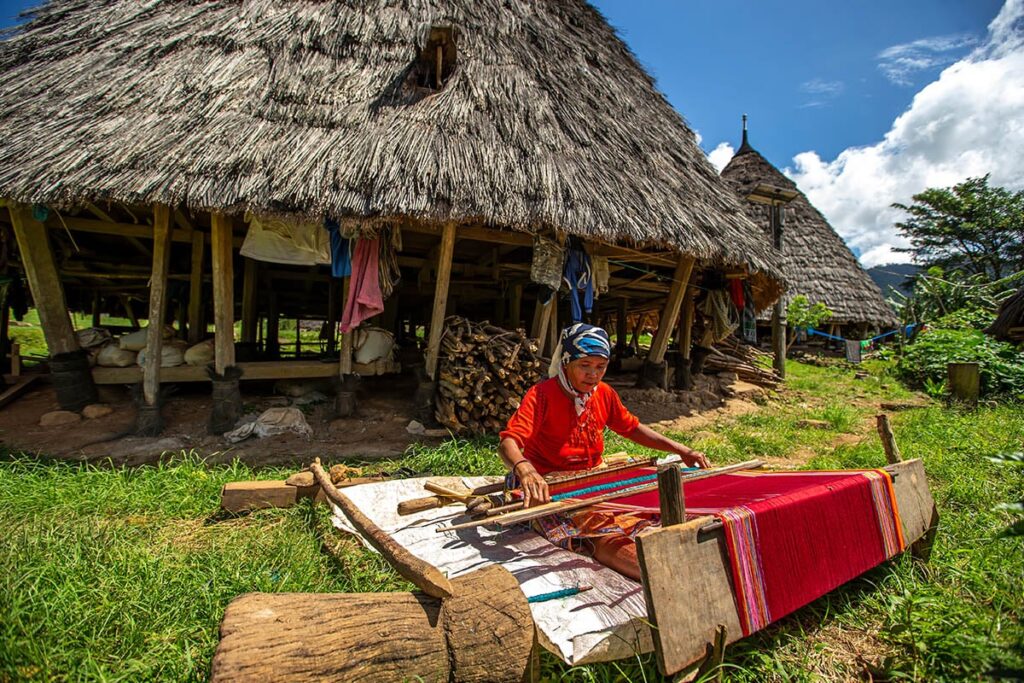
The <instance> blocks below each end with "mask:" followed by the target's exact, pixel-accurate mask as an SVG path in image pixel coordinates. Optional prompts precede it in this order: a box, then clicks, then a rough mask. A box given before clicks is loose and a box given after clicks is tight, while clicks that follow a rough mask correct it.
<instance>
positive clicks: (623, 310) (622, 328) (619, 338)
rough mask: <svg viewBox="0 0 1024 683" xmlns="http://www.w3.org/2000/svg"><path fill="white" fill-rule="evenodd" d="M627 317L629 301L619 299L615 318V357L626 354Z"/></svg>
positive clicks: (627, 337)
mask: <svg viewBox="0 0 1024 683" xmlns="http://www.w3.org/2000/svg"><path fill="white" fill-rule="evenodd" d="M628 316H629V299H627V298H626V297H621V298H620V299H619V305H618V313H617V314H616V316H615V355H616V356H622V354H623V353H625V352H626V342H627V341H628V339H629V327H628V325H627V318H628Z"/></svg>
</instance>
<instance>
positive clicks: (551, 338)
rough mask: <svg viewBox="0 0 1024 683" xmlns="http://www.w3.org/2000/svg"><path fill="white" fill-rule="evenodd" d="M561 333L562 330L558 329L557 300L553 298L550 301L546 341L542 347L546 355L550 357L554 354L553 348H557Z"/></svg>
mask: <svg viewBox="0 0 1024 683" xmlns="http://www.w3.org/2000/svg"><path fill="white" fill-rule="evenodd" d="M561 333H562V330H561V329H559V327H558V299H557V298H553V299H552V300H551V320H550V321H548V341H547V344H545V346H544V350H545V351H546V352H547V353H546V355H548V356H550V355H551V354H553V353H554V352H555V347H556V346H558V337H559V336H560V335H561Z"/></svg>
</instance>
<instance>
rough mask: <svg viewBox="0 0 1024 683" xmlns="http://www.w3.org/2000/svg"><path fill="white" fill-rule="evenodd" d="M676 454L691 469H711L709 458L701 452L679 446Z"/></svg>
mask: <svg viewBox="0 0 1024 683" xmlns="http://www.w3.org/2000/svg"><path fill="white" fill-rule="evenodd" d="M676 453H678V454H679V457H680V458H682V460H683V463H685V464H686V465H688V466H690V467H701V468H703V469H707V468H709V467H711V462H710V461H709V460H708V456H706V455H704V454H703V453H701V452H700V451H695V450H693V449H692V448H688V447H686V446H683V445H682V444H679V448H677V449H676Z"/></svg>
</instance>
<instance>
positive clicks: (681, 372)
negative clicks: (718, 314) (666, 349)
mask: <svg viewBox="0 0 1024 683" xmlns="http://www.w3.org/2000/svg"><path fill="white" fill-rule="evenodd" d="M694 308H695V307H694V296H693V287H692V286H690V287H687V288H686V294H684V295H683V314H682V315H681V316H680V317H679V331H678V332H677V333H676V339H677V340H678V341H679V365H678V366H677V367H676V383H675V384H676V389H684V390H687V391H688V390H690V389H692V388H693V375H692V373H691V370H690V355H691V354H690V351H691V348H690V347H691V346H693V315H694Z"/></svg>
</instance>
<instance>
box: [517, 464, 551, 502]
mask: <svg viewBox="0 0 1024 683" xmlns="http://www.w3.org/2000/svg"><path fill="white" fill-rule="evenodd" d="M515 473H516V475H517V476H518V477H519V483H520V485H521V486H522V487H523V507H532V506H534V505H540V504H541V503H549V502H551V495H550V493H549V492H548V483H547V482H546V481H544V477H542V476H540V473H539V472H538V471H537V468H535V467H534V466H533V465H532V464H531V463H530V462H529V461H527V460H522V461H520V462H519V463H518V464H517V465H516V467H515Z"/></svg>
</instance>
